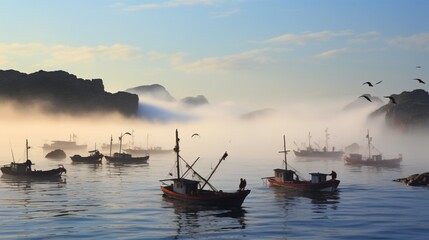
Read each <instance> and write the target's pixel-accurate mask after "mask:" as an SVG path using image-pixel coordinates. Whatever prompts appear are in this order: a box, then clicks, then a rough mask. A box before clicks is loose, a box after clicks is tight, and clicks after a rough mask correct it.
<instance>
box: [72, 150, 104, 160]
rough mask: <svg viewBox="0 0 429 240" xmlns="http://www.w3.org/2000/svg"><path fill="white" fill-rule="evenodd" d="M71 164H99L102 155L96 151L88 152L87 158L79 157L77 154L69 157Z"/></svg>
mask: <svg viewBox="0 0 429 240" xmlns="http://www.w3.org/2000/svg"><path fill="white" fill-rule="evenodd" d="M70 158H71V160H72V161H73V162H79V163H101V160H102V159H103V154H101V153H100V152H99V151H98V150H97V149H95V150H92V151H89V156H81V155H79V154H76V155H73V156H71V157H70Z"/></svg>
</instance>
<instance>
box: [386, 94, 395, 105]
mask: <svg viewBox="0 0 429 240" xmlns="http://www.w3.org/2000/svg"><path fill="white" fill-rule="evenodd" d="M384 97H385V98H388V99H390V101H391V102H392V103H393V104H396V100H395V98H393V97H392V96H384Z"/></svg>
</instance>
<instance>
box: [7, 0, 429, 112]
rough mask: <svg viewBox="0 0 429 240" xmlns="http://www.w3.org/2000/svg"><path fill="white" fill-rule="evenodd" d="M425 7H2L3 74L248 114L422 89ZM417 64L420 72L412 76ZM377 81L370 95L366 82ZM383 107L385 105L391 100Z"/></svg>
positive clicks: (428, 36)
mask: <svg viewBox="0 0 429 240" xmlns="http://www.w3.org/2000/svg"><path fill="white" fill-rule="evenodd" d="M428 9H429V1H425V0H377V1H373V0H348V1H344V0H330V1H310V0H300V1H289V0H159V1H154V0H141V1H139V0H133V1H117V0H113V1H110V0H91V1H87V0H73V1H53V0H38V1H22V0H18V1H17V0H2V1H0V29H1V31H2V34H1V38H0V69H3V70H6V69H15V70H18V71H20V72H25V73H32V72H36V71H39V70H46V71H54V70H65V71H67V72H69V73H71V74H74V75H76V76H77V77H79V78H84V79H95V78H102V79H103V82H104V86H105V90H106V91H109V92H117V91H121V90H125V89H128V88H132V87H136V86H141V85H148V84H155V83H158V84H161V85H163V86H165V87H166V88H167V90H168V91H169V92H170V93H171V94H172V95H173V96H174V97H176V98H183V97H186V96H196V95H200V94H201V95H204V96H206V97H207V99H208V100H209V102H219V103H234V104H248V105H252V106H254V107H255V108H258V107H270V106H272V105H279V104H284V103H294V102H299V101H307V102H316V103H317V102H318V101H325V100H327V99H329V100H333V99H334V100H335V99H341V100H344V101H345V102H347V101H348V102H351V101H353V100H355V99H356V98H358V97H359V96H360V95H361V94H364V93H369V94H372V95H379V96H383V95H390V94H398V93H401V92H402V91H410V90H413V89H416V88H424V89H426V87H425V85H422V84H419V83H417V81H413V78H421V79H423V80H428V83H429V64H428V63H429V24H428V23H429V14H427V11H428ZM416 66H421V67H422V68H416ZM366 81H370V82H373V83H374V82H378V81H383V82H382V83H381V84H379V85H377V86H376V87H374V88H369V87H368V86H366V85H362V83H363V82H366ZM386 102H387V101H386Z"/></svg>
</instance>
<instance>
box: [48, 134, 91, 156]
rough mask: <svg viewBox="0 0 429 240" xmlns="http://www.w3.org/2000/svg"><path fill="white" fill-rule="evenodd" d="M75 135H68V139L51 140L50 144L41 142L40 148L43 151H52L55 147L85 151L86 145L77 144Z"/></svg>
mask: <svg viewBox="0 0 429 240" xmlns="http://www.w3.org/2000/svg"><path fill="white" fill-rule="evenodd" d="M76 138H77V136H76V135H75V134H73V135H70V140H69V141H62V140H55V141H52V143H51V144H47V143H45V144H43V146H42V148H43V151H45V152H48V151H53V150H55V149H62V150H64V151H86V149H87V147H88V146H87V145H86V144H77V142H76Z"/></svg>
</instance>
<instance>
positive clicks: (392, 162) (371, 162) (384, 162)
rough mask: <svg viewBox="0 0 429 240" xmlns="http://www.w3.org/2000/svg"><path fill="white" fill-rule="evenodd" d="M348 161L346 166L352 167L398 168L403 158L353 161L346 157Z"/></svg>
mask: <svg viewBox="0 0 429 240" xmlns="http://www.w3.org/2000/svg"><path fill="white" fill-rule="evenodd" d="M344 160H345V161H346V164H350V165H369V166H398V165H399V164H400V163H401V161H402V158H401V157H400V158H392V159H381V160H370V159H367V160H358V159H351V158H348V157H346V158H345V159H344Z"/></svg>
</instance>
